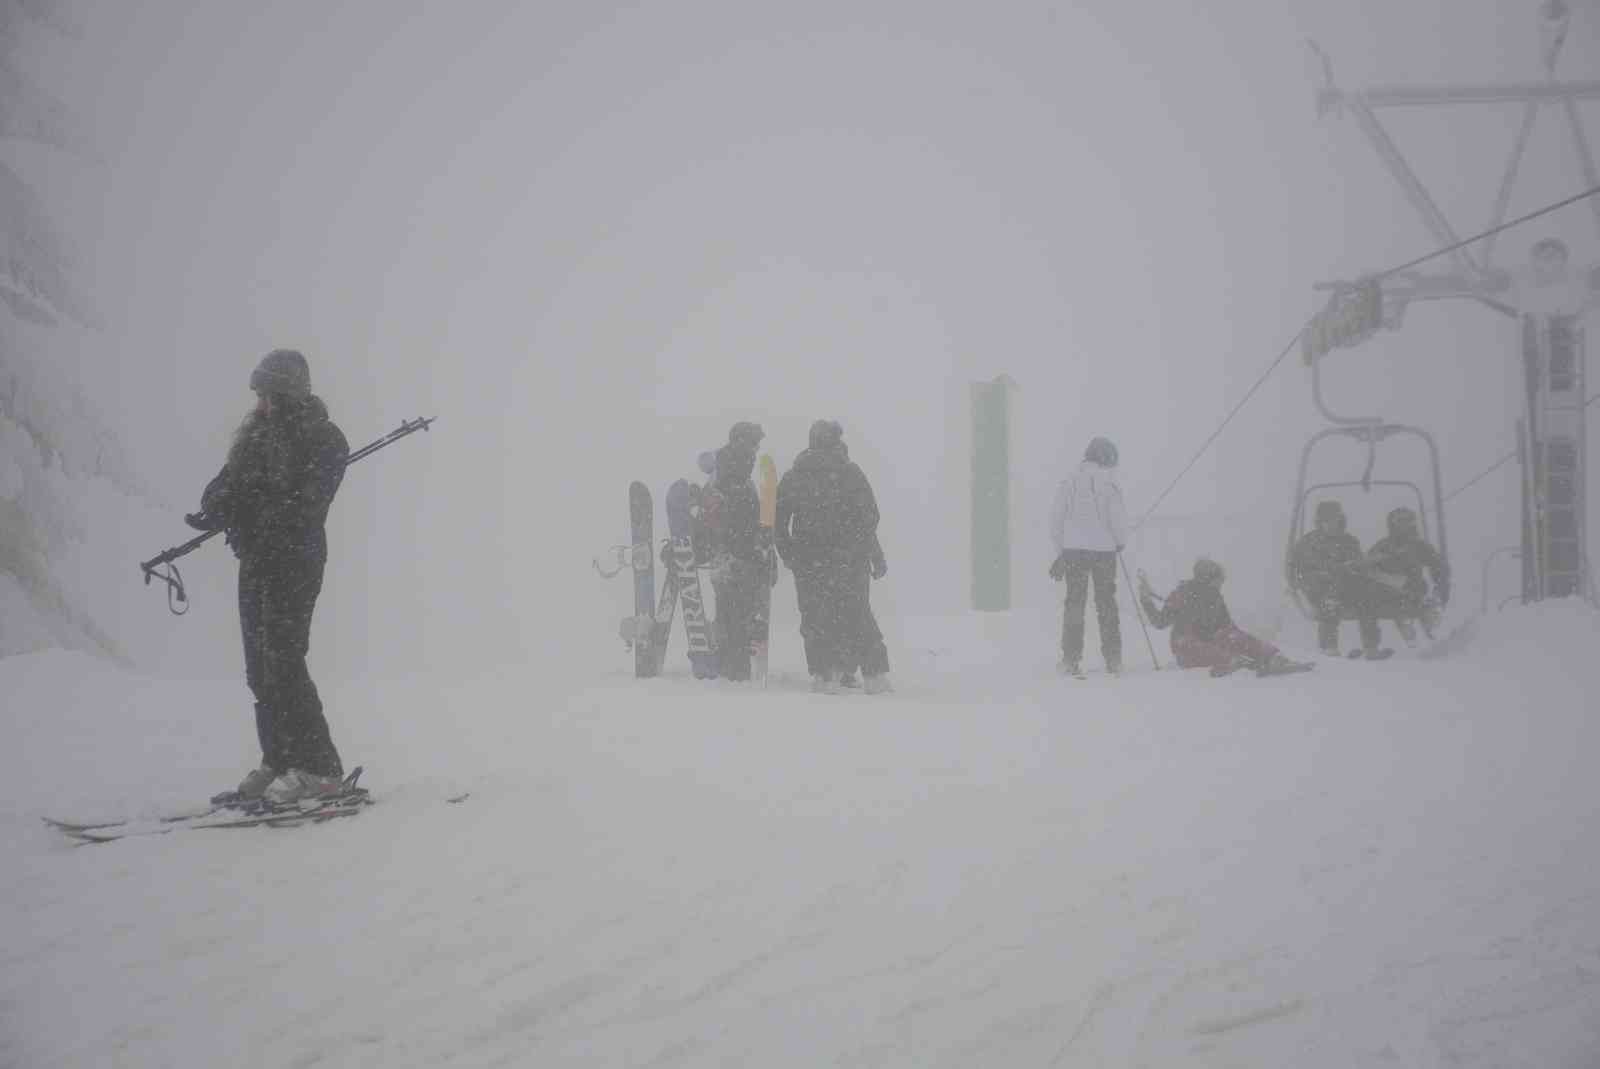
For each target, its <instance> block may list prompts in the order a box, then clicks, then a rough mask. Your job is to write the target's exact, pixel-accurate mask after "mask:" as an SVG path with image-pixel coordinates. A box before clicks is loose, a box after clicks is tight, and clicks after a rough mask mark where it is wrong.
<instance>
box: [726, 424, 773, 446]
mask: <svg viewBox="0 0 1600 1069" xmlns="http://www.w3.org/2000/svg"><path fill="white" fill-rule="evenodd" d="M766 436H767V432H766V431H764V430H762V429H761V424H759V423H749V422H745V421H742V420H741V421H740V422H738V423H735V424H734V425H733V426H732V427H730V428H729V429H728V444H729V445H737V446H743V447H744V448H746V449H749V450H750V451H751V452H754V451H755V449H756V447H757V446H759V445H760V444H761V439H763V438H765V437H766Z"/></svg>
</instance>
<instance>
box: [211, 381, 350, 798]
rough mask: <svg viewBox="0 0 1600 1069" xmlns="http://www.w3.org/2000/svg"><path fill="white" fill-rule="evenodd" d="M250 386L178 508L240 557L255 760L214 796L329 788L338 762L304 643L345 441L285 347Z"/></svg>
mask: <svg viewBox="0 0 1600 1069" xmlns="http://www.w3.org/2000/svg"><path fill="white" fill-rule="evenodd" d="M250 389H251V390H252V391H254V393H255V395H256V405H255V408H254V409H252V410H251V412H250V414H249V415H247V416H246V417H245V420H244V423H243V424H241V425H240V427H239V430H238V431H237V432H236V433H235V434H234V438H233V444H232V446H231V447H230V448H229V450H228V458H227V462H226V463H225V464H224V465H223V467H222V471H221V472H219V473H218V474H217V476H216V478H214V479H212V480H211V482H210V483H209V484H208V485H207V486H206V488H205V492H204V493H203V494H202V495H201V498H200V511H199V512H196V513H191V514H190V515H188V516H186V517H185V519H186V520H187V521H188V523H189V525H190V526H192V527H194V528H196V529H197V530H202V531H225V532H226V533H227V540H228V544H229V545H230V546H232V547H233V552H234V555H235V556H237V557H238V558H239V627H240V631H241V632H242V634H243V636H244V669H245V681H246V682H247V683H248V685H249V687H250V691H251V693H252V694H253V695H254V697H255V713H256V735H257V739H258V741H259V742H260V744H261V765H260V767H259V768H257V769H255V770H254V771H252V772H251V773H249V774H248V775H247V776H245V778H244V780H243V782H241V783H240V784H239V786H238V788H237V790H235V791H232V792H228V793H227V794H226V795H219V796H218V797H219V798H229V799H232V800H246V801H248V800H254V799H258V798H262V797H265V798H266V799H267V800H269V801H271V802H275V803H287V802H295V801H299V800H301V799H304V798H316V797H323V796H327V795H331V794H335V793H337V792H338V790H339V789H340V787H341V780H342V778H343V774H344V768H343V765H342V764H341V763H340V760H339V751H338V750H336V749H335V748H334V745H333V739H332V738H331V736H330V735H329V732H328V721H327V718H326V717H325V716H324V715H323V710H322V699H321V698H320V697H319V696H318V694H317V685H316V684H315V683H314V682H312V679H311V674H310V672H309V671H308V669H307V668H306V654H307V652H308V651H309V650H310V646H311V614H312V612H313V610H314V609H315V608H316V604H317V595H318V594H319V593H320V592H321V590H322V573H323V569H324V567H325V566H326V564H327V560H328V536H327V530H326V527H325V524H326V522H327V517H328V506H329V505H331V504H332V503H333V497H334V494H335V493H337V492H338V490H339V484H340V482H341V481H342V480H343V479H344V468H345V461H346V459H347V458H348V457H349V454H350V444H349V442H348V441H346V440H345V436H344V434H343V433H342V432H341V431H340V430H339V428H338V426H337V425H335V424H334V422H333V421H332V420H331V419H330V418H329V417H328V406H327V405H325V404H324V403H323V402H322V399H321V398H319V397H318V396H317V395H316V394H314V393H312V392H311V369H310V366H309V365H308V363H307V362H306V358H305V357H304V356H303V355H301V354H300V353H298V352H296V351H294V350H293V349H274V350H273V351H272V352H270V353H268V354H267V355H266V356H265V357H263V358H262V359H261V362H260V363H259V364H258V365H257V366H256V369H255V371H254V372H253V373H252V374H251V376H250Z"/></svg>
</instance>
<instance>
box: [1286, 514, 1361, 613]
mask: <svg viewBox="0 0 1600 1069" xmlns="http://www.w3.org/2000/svg"><path fill="white" fill-rule="evenodd" d="M1360 560H1361V542H1360V541H1359V540H1358V539H1357V538H1356V536H1355V535H1353V534H1350V533H1349V532H1347V531H1340V532H1339V533H1338V534H1329V533H1327V532H1326V531H1320V530H1316V531H1308V532H1307V533H1306V534H1304V535H1302V536H1301V537H1300V541H1298V542H1296V543H1295V546H1294V553H1293V554H1292V556H1291V558H1290V571H1291V574H1292V575H1293V578H1294V585H1295V586H1296V587H1298V588H1299V589H1300V590H1302V591H1304V592H1305V593H1307V594H1308V595H1310V596H1312V597H1325V596H1327V595H1328V594H1331V593H1332V592H1333V591H1334V590H1335V589H1336V588H1337V587H1338V586H1339V584H1340V583H1341V582H1344V581H1345V580H1347V579H1348V578H1349V577H1350V574H1351V569H1352V568H1353V567H1354V566H1355V565H1356V564H1357V563H1359V562H1360Z"/></svg>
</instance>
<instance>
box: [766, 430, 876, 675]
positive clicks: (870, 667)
mask: <svg viewBox="0 0 1600 1069" xmlns="http://www.w3.org/2000/svg"><path fill="white" fill-rule="evenodd" d="M877 531H878V502H877V499H876V497H875V496H874V495H873V493H872V484H871V483H869V482H868V481H867V477H866V475H865V474H864V473H863V472H862V470H861V468H860V467H859V466H858V465H856V464H855V463H853V462H852V461H851V460H850V454H849V451H848V450H847V449H846V448H845V444H844V429H843V428H842V427H840V426H839V424H838V423H835V422H834V421H832V420H818V421H816V422H815V423H813V424H812V425H811V433H810V442H809V448H807V449H806V450H805V451H804V452H802V453H801V454H800V455H799V456H798V457H796V458H795V461H794V465H793V466H792V467H791V468H790V469H789V471H788V472H786V473H785V474H784V476H783V479H782V480H781V481H780V482H779V483H778V501H777V517H776V526H775V528H774V530H773V539H774V541H775V543H776V545H777V549H778V556H779V557H780V558H781V559H782V560H783V563H784V564H786V565H788V567H789V570H790V571H792V572H794V584H795V596H796V600H797V601H798V602H799V605H800V635H801V638H802V639H803V640H804V642H805V648H806V664H807V665H808V666H809V667H810V669H811V675H812V689H813V690H817V691H821V692H824V693H830V694H832V693H837V692H838V690H839V681H840V679H841V677H842V676H843V674H844V671H845V669H847V668H850V667H852V666H854V665H859V666H860V668H861V672H862V675H863V677H864V679H863V689H864V690H866V692H867V693H868V694H881V693H883V692H885V691H887V690H888V689H889V681H888V671H889V663H888V660H889V658H888V651H887V649H886V648H885V647H884V645H883V639H882V635H881V634H876V637H874V635H875V633H876V627H872V628H870V629H869V626H868V624H869V621H870V619H871V617H870V611H869V609H868V588H869V586H870V585H871V582H872V579H871V569H872V563H871V561H872V545H873V542H874V539H875V538H876V536H877Z"/></svg>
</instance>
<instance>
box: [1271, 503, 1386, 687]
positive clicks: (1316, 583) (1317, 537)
mask: <svg viewBox="0 0 1600 1069" xmlns="http://www.w3.org/2000/svg"><path fill="white" fill-rule="evenodd" d="M1346 526H1347V523H1346V520H1345V514H1344V508H1343V507H1342V506H1341V505H1340V504H1339V503H1338V502H1337V501H1322V502H1319V503H1318V504H1317V512H1316V526H1315V527H1314V528H1312V529H1311V530H1310V531H1307V532H1306V533H1305V534H1304V535H1302V536H1301V538H1300V541H1298V542H1296V543H1295V547H1294V553H1293V554H1292V555H1291V557H1290V562H1289V570H1290V577H1291V579H1292V581H1293V582H1294V585H1295V586H1296V587H1297V588H1298V589H1299V590H1300V591H1301V593H1303V594H1304V595H1305V596H1306V600H1307V601H1309V602H1310V603H1311V606H1312V609H1313V611H1314V612H1315V613H1316V617H1317V645H1318V646H1320V647H1321V648H1322V652H1323V653H1326V654H1328V655H1329V656H1330V657H1337V656H1339V653H1340V651H1339V622H1340V621H1341V620H1342V619H1343V618H1345V617H1346V616H1349V615H1352V614H1354V615H1356V617H1357V620H1358V621H1359V626H1360V629H1361V648H1362V649H1363V650H1367V651H1369V652H1370V651H1372V650H1375V649H1377V648H1378V621H1377V619H1376V618H1374V617H1372V616H1371V615H1369V614H1367V613H1365V612H1363V611H1361V604H1362V599H1361V597H1360V594H1359V586H1360V584H1359V577H1358V576H1357V574H1356V569H1357V568H1358V566H1359V565H1360V563H1361V543H1360V541H1358V540H1357V539H1356V536H1355V535H1353V534H1350V533H1349V531H1348V530H1346Z"/></svg>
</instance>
